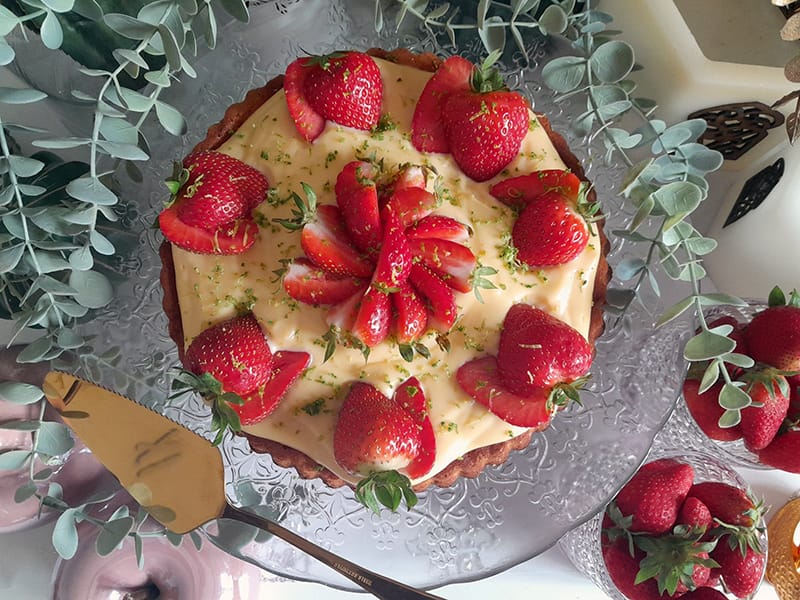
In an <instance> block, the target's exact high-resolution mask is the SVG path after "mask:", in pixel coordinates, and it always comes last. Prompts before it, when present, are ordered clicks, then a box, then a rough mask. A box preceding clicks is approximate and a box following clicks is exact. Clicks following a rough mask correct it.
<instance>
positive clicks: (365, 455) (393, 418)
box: [333, 381, 420, 475]
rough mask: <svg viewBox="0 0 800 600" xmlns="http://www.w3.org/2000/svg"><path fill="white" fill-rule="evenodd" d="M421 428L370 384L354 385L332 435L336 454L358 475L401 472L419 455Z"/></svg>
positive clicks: (337, 457) (340, 462) (397, 405)
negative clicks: (377, 472)
mask: <svg viewBox="0 0 800 600" xmlns="http://www.w3.org/2000/svg"><path fill="white" fill-rule="evenodd" d="M419 447H420V428H419V426H418V424H417V422H416V421H415V419H414V417H412V416H411V414H410V413H409V412H408V411H406V410H404V409H403V407H402V406H400V404H399V403H396V402H393V401H392V400H390V399H389V398H387V397H386V396H384V395H383V394H382V393H381V392H380V391H378V390H377V389H375V388H374V387H373V386H372V385H370V384H368V383H363V382H361V381H357V382H355V383H353V385H352V387H351V388H350V391H349V392H348V394H347V397H346V398H345V400H344V402H343V404H342V408H341V409H340V411H339V417H338V420H337V422H336V429H335V431H334V434H333V453H334V456H335V458H336V462H338V463H339V464H340V465H341V466H342V468H344V469H346V470H347V471H349V472H350V473H354V474H356V475H370V474H371V473H373V472H375V471H390V470H399V469H403V468H405V467H407V466H408V465H409V464H410V463H411V462H412V461H413V460H414V459H415V458H416V456H417V454H418V452H419Z"/></svg>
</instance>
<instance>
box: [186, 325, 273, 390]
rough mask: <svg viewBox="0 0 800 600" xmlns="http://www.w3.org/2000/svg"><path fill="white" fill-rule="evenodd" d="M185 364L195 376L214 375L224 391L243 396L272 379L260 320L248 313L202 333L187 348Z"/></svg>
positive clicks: (267, 347)
mask: <svg viewBox="0 0 800 600" xmlns="http://www.w3.org/2000/svg"><path fill="white" fill-rule="evenodd" d="M184 364H185V366H186V368H187V369H188V370H189V371H191V372H192V373H195V374H196V375H202V374H204V373H208V374H210V375H212V376H213V377H214V378H215V379H217V380H218V381H219V382H220V383H221V384H222V389H223V391H225V392H233V393H234V394H238V395H240V396H243V395H246V394H249V393H250V392H252V391H253V390H255V389H256V388H258V387H260V386H263V385H264V384H265V383H266V382H267V381H268V380H269V378H270V377H271V375H272V351H271V350H270V347H269V344H268V343H267V338H266V336H265V335H264V332H263V331H262V329H261V325H260V324H259V323H258V320H256V318H255V317H254V316H253V315H252V314H251V313H248V314H246V315H242V316H237V317H233V318H232V319H228V320H227V321H222V322H221V323H217V324H216V325H212V326H211V327H209V328H208V329H206V330H204V331H202V332H201V333H200V335H198V336H197V337H196V338H195V339H194V340H192V343H191V344H190V345H189V347H188V348H187V349H186V355H185V359H184Z"/></svg>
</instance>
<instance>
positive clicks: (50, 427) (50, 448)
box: [36, 421, 75, 456]
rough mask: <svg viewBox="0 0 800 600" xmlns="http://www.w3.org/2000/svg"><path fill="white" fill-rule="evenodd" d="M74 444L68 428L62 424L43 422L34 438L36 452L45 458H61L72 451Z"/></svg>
mask: <svg viewBox="0 0 800 600" xmlns="http://www.w3.org/2000/svg"><path fill="white" fill-rule="evenodd" d="M74 444H75V442H74V441H73V439H72V436H71V435H70V433H69V428H68V427H67V426H66V425H64V424H63V423H56V422H54V421H43V422H42V424H41V427H39V432H38V434H37V437H36V451H37V452H39V453H41V454H45V455H47V456H61V455H62V454H64V453H66V452H68V451H69V450H71V449H72V447H73V446H74Z"/></svg>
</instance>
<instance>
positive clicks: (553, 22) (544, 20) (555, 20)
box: [539, 4, 569, 35]
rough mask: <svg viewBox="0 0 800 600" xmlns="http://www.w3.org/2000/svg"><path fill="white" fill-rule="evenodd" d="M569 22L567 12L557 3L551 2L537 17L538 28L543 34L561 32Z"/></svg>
mask: <svg viewBox="0 0 800 600" xmlns="http://www.w3.org/2000/svg"><path fill="white" fill-rule="evenodd" d="M568 24H569V19H568V17H567V13H566V12H564V9H563V8H561V6H559V5H558V4H551V5H550V6H548V7H547V8H545V9H544V11H543V12H542V16H540V17H539V28H540V29H541V31H542V33H544V34H545V35H547V34H552V33H562V32H563V31H564V30H565V29H566V28H567V25H568Z"/></svg>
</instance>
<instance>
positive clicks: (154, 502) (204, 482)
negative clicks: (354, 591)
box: [42, 371, 441, 600]
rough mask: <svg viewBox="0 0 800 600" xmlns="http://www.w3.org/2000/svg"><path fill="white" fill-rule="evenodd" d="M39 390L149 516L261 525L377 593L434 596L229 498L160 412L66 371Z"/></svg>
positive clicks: (175, 523) (215, 461)
mask: <svg viewBox="0 0 800 600" xmlns="http://www.w3.org/2000/svg"><path fill="white" fill-rule="evenodd" d="M42 387H43V390H44V392H45V395H46V396H47V399H48V401H49V402H50V404H52V405H53V406H54V407H55V408H56V409H57V410H58V411H59V413H61V417H62V418H63V419H64V422H65V423H66V424H67V425H69V427H70V428H72V430H73V431H74V432H75V433H76V434H77V436H78V437H79V438H80V440H81V441H82V442H83V443H84V444H85V445H86V446H87V447H88V448H89V449H90V450H91V451H92V453H94V455H95V456H96V457H97V459H98V460H99V461H100V462H101V463H103V465H104V466H105V467H106V468H107V469H108V470H109V471H111V472H112V473H113V474H114V475H115V476H116V477H117V479H119V481H120V483H121V484H122V486H123V487H124V488H125V489H126V490H128V492H129V493H130V494H131V496H133V497H134V498H135V499H136V500H137V502H139V503H140V504H141V505H142V506H143V507H144V508H145V509H146V510H147V511H148V512H149V513H150V515H151V516H152V517H153V518H155V519H156V520H157V521H159V522H160V523H162V524H163V525H164V526H165V527H166V528H167V529H169V530H170V531H173V532H175V533H180V534H183V533H188V532H189V531H192V530H194V529H196V528H198V527H200V526H201V525H204V524H206V523H208V522H209V521H213V520H214V519H232V520H235V521H239V522H241V523H246V524H248V525H252V526H253V527H258V528H260V529H263V530H264V531H267V532H269V533H271V534H273V535H275V536H276V537H279V538H281V539H282V540H284V541H286V542H288V543H289V544H291V545H293V546H295V547H296V548H298V549H300V550H302V551H303V552H306V553H307V554H309V555H310V556H313V557H314V558H316V559H317V560H319V561H321V562H322V563H324V564H326V565H328V566H329V567H331V568H332V569H334V570H335V571H337V572H338V573H340V574H341V575H343V576H345V577H347V578H348V579H350V580H351V581H353V582H355V583H357V584H358V585H359V586H361V587H362V588H363V589H364V590H366V591H368V592H370V593H371V594H373V595H374V596H376V597H378V598H383V599H384V600H415V599H421V598H429V599H430V598H433V599H436V598H439V600H441V597H440V596H434V595H432V594H429V593H427V592H423V591H420V590H416V589H414V588H411V587H409V586H407V585H404V584H402V583H399V582H397V581H395V580H393V579H389V578H387V577H384V576H382V575H379V574H377V573H374V572H372V571H369V570H367V569H364V568H362V567H360V566H358V565H356V564H354V563H352V562H350V561H348V560H346V559H344V558H341V557H339V556H337V555H336V554H333V553H332V552H329V551H328V550H325V549H324V548H320V547H319V546H317V545H316V544H313V543H311V542H309V541H308V540H306V539H304V538H302V537H300V536H299V535H297V534H296V533H294V532H292V531H290V530H288V529H286V528H285V527H282V526H281V525H278V524H277V523H275V522H274V521H270V520H268V519H265V518H262V517H260V516H258V515H255V514H253V513H250V512H247V511H244V510H241V509H239V508H236V507H234V506H232V505H230V504H229V503H228V501H227V499H226V497H225V477H224V472H223V465H222V456H221V455H220V453H219V450H218V449H217V448H215V447H214V446H212V445H211V444H210V443H209V442H208V441H207V440H205V439H204V438H202V437H200V436H199V435H196V434H195V433H193V432H191V431H189V430H188V429H186V428H185V427H183V426H181V425H179V424H177V423H175V422H173V421H171V420H169V419H168V418H166V417H164V416H162V415H160V414H158V413H156V412H154V411H152V410H150V409H148V408H146V407H144V406H142V405H140V404H137V403H136V402H134V401H132V400H130V399H128V398H126V397H124V396H121V395H119V394H117V393H115V392H112V391H110V390H107V389H105V388H102V387H100V386H97V385H94V384H92V383H88V382H86V381H84V380H82V379H79V378H77V377H75V376H73V375H68V374H66V373H59V372H53V371H51V372H49V373H48V374H47V375H46V377H45V380H44V384H43V386H42Z"/></svg>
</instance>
